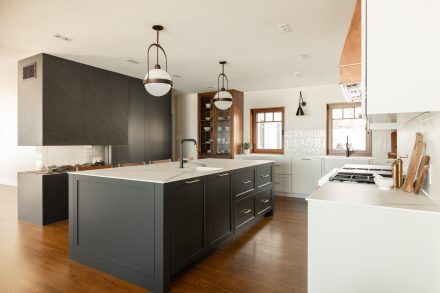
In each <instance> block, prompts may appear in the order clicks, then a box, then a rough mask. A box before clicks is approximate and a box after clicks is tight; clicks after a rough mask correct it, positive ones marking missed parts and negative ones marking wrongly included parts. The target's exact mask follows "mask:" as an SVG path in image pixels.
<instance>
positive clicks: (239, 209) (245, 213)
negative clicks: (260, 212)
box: [234, 196, 255, 229]
mask: <svg viewBox="0 0 440 293" xmlns="http://www.w3.org/2000/svg"><path fill="white" fill-rule="evenodd" d="M254 217H255V210H254V196H249V197H247V198H244V199H242V200H239V201H237V202H236V203H235V205H234V219H235V222H234V223H235V228H236V229H239V228H240V227H242V226H243V225H244V224H246V223H248V222H249V221H251V220H252V219H253V218H254Z"/></svg>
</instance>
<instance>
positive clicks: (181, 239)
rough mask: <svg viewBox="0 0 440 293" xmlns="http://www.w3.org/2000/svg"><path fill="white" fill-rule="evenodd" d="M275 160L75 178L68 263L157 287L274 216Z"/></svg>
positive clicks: (154, 167)
mask: <svg viewBox="0 0 440 293" xmlns="http://www.w3.org/2000/svg"><path fill="white" fill-rule="evenodd" d="M272 165H273V163H272V162H271V161H261V160H258V161H253V160H246V161H243V160H230V159H204V160H195V161H191V163H188V164H186V165H185V168H183V169H180V168H179V164H178V163H177V162H172V163H162V164H154V165H143V166H132V167H122V168H113V169H100V170H91V171H83V172H74V173H70V174H69V254H70V258H71V259H73V260H75V261H78V262H80V263H83V264H85V265H88V266H91V267H93V268H96V269H98V270H101V271H104V272H106V273H109V274H111V275H114V276H117V277H119V278H121V279H124V280H127V281H128V282H131V283H134V284H137V285H139V286H141V287H144V288H147V289H149V290H152V291H153V292H167V291H168V288H169V284H170V281H171V280H172V278H173V277H175V276H177V275H178V274H180V273H182V272H184V271H185V269H187V268H189V267H191V266H192V265H194V264H195V263H197V262H198V261H199V260H200V259H202V258H203V257H204V256H206V255H207V254H208V253H209V252H211V251H213V250H214V249H215V248H216V247H217V246H218V245H220V244H222V243H225V242H226V241H230V240H232V239H234V238H235V237H237V236H239V235H240V234H242V233H244V232H245V231H246V230H248V229H249V228H250V227H252V226H253V225H254V224H255V223H256V222H257V221H258V220H260V219H261V218H262V217H264V216H266V215H272V213H273V194H272Z"/></svg>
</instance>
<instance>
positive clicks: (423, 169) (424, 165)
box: [414, 156, 431, 194]
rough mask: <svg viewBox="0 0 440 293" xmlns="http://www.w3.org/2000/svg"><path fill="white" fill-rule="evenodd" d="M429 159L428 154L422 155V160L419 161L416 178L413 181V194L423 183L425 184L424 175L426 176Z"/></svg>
mask: <svg viewBox="0 0 440 293" xmlns="http://www.w3.org/2000/svg"><path fill="white" fill-rule="evenodd" d="M430 159H431V158H430V157H429V156H424V157H423V159H422V161H421V162H420V165H419V170H418V171H417V180H416V182H415V183H414V193H415V194H419V192H420V190H421V189H422V187H423V184H425V181H426V176H427V174H428V170H429V161H430Z"/></svg>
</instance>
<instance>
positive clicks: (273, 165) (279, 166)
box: [273, 165, 281, 167]
mask: <svg viewBox="0 0 440 293" xmlns="http://www.w3.org/2000/svg"><path fill="white" fill-rule="evenodd" d="M273 166H274V167H281V165H273Z"/></svg>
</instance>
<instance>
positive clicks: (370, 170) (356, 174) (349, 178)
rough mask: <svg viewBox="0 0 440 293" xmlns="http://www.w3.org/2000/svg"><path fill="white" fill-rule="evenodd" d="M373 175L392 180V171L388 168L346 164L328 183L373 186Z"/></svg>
mask: <svg viewBox="0 0 440 293" xmlns="http://www.w3.org/2000/svg"><path fill="white" fill-rule="evenodd" d="M375 174H379V175H381V176H383V177H386V178H392V170H391V167H389V166H378V165H371V166H370V165H351V164H347V165H345V166H344V167H343V168H341V169H339V170H338V171H337V172H336V173H335V174H334V175H332V176H331V177H330V178H329V181H333V182H335V181H336V182H349V183H368V184H374V175H375Z"/></svg>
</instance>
